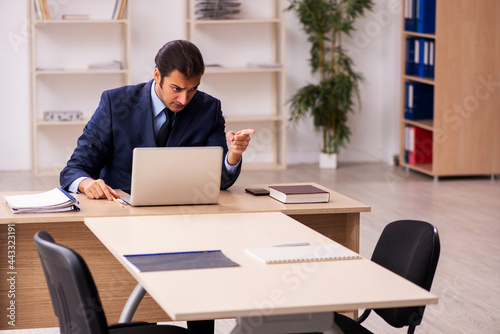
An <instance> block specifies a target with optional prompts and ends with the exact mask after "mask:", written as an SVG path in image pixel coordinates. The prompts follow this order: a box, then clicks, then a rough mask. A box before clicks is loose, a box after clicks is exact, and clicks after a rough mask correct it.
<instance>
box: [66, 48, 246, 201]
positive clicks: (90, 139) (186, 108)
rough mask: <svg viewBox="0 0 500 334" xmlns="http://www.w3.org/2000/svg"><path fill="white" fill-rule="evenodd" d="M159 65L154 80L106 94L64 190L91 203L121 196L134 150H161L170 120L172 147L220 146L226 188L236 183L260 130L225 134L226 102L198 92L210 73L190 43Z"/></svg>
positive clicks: (159, 59) (166, 51) (164, 53)
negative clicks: (245, 155) (159, 136)
mask: <svg viewBox="0 0 500 334" xmlns="http://www.w3.org/2000/svg"><path fill="white" fill-rule="evenodd" d="M155 63H156V67H155V69H154V79H153V80H151V81H149V82H147V83H142V84H138V85H135V86H125V87H120V88H116V89H112V90H109V91H105V92H104V93H103V94H102V96H101V101H100V103H99V106H98V108H97V110H96V111H95V113H94V115H93V116H92V118H91V119H90V121H89V122H88V123H87V125H86V126H85V128H84V130H83V134H82V135H81V136H80V138H79V139H78V143H77V147H76V149H75V151H74V152H73V155H72V156H71V158H70V159H69V161H68V163H67V165H66V167H65V168H64V169H63V170H62V172H61V174H60V183H61V186H62V187H63V188H64V189H67V190H69V191H72V192H81V193H85V194H86V195H87V197H89V198H91V199H99V198H107V199H108V200H112V199H113V198H112V196H115V197H119V195H118V194H117V193H116V191H115V189H129V188H130V183H131V173H132V152H133V150H134V148H136V147H152V146H157V145H156V137H157V134H158V132H160V128H161V126H162V125H163V123H165V121H166V119H167V117H173V125H172V130H171V133H170V135H169V137H168V141H167V142H166V146H176V147H179V146H220V147H222V148H223V150H224V154H223V156H224V161H223V166H222V177H221V189H227V188H229V187H230V186H231V185H232V184H233V183H234V182H235V181H236V179H237V178H238V175H239V173H240V170H241V157H242V154H243V152H244V151H245V150H246V148H247V146H248V143H249V141H250V134H253V133H255V131H254V130H252V129H245V130H242V131H239V132H234V131H229V132H228V133H227V134H226V133H225V128H224V126H225V120H224V117H223V115H222V110H221V103H220V101H219V100H218V99H216V98H214V97H212V96H210V95H208V94H206V93H204V92H201V91H198V86H199V84H200V81H201V77H202V75H203V73H204V70H205V65H204V62H203V57H202V55H201V53H200V51H199V49H198V48H197V47H196V46H195V45H194V44H192V43H190V42H188V41H184V40H176V41H171V42H169V43H167V44H165V45H164V46H163V47H162V48H161V49H160V50H159V51H158V54H157V55H156V58H155ZM168 111H171V112H172V113H168ZM168 114H171V115H173V116H167V115H168ZM227 141H228V142H229V143H230V146H229V148H228V146H227ZM200 163H203V161H200Z"/></svg>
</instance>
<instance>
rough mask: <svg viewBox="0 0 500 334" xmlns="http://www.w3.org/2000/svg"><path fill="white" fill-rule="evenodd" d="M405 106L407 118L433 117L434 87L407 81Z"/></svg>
mask: <svg viewBox="0 0 500 334" xmlns="http://www.w3.org/2000/svg"><path fill="white" fill-rule="evenodd" d="M404 107H405V109H404V117H405V119H408V120H419V119H433V116H434V87H433V86H432V85H427V84H424V83H420V82H408V81H407V82H405V103H404Z"/></svg>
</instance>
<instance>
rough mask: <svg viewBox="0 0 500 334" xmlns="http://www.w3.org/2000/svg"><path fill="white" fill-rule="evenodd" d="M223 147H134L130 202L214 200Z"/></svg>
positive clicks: (208, 202) (155, 203)
mask: <svg viewBox="0 0 500 334" xmlns="http://www.w3.org/2000/svg"><path fill="white" fill-rule="evenodd" d="M222 152H223V150H222V147H141V148H136V149H134V153H133V161H132V188H131V193H130V197H122V199H123V200H124V201H125V202H127V203H128V204H130V205H132V206H153V205H186V204H216V203H217V202H218V201H219V194H220V178H221V168H222Z"/></svg>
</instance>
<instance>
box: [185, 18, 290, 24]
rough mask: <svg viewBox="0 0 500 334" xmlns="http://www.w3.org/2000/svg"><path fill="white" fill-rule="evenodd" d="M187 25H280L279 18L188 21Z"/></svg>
mask: <svg viewBox="0 0 500 334" xmlns="http://www.w3.org/2000/svg"><path fill="white" fill-rule="evenodd" d="M186 22H187V23H191V24H194V25H198V24H203V25H216V24H263V23H281V19H279V18H255V19H228V20H198V19H194V20H191V19H188V20H186Z"/></svg>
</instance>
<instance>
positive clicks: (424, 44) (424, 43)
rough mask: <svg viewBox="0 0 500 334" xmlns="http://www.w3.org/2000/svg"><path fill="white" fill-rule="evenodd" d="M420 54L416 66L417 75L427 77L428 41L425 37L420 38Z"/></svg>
mask: <svg viewBox="0 0 500 334" xmlns="http://www.w3.org/2000/svg"><path fill="white" fill-rule="evenodd" d="M419 43H420V56H419V60H420V62H419V66H418V76H419V77H422V78H425V77H428V76H429V75H428V72H429V41H428V40H427V39H426V38H420V41H419Z"/></svg>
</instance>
